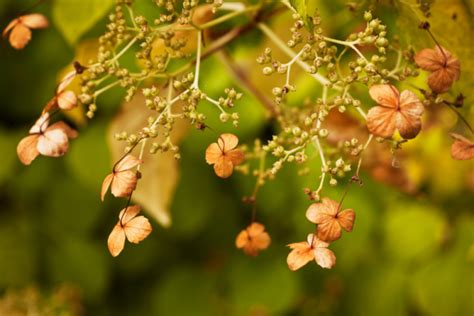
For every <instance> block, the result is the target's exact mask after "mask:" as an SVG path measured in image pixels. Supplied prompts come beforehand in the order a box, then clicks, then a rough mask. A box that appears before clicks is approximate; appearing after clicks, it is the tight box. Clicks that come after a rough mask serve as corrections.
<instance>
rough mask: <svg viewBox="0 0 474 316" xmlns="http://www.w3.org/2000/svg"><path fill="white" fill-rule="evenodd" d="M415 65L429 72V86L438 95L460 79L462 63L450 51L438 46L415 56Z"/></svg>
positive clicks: (426, 49)
mask: <svg viewBox="0 0 474 316" xmlns="http://www.w3.org/2000/svg"><path fill="white" fill-rule="evenodd" d="M415 63H416V64H417V65H418V66H419V67H420V68H421V69H423V70H426V71H429V72H430V75H429V76H428V85H429V86H430V88H431V90H433V92H436V93H444V92H446V91H448V90H449V88H451V86H452V85H453V83H454V81H456V80H458V79H459V75H460V73H461V63H460V61H459V59H457V58H456V57H454V56H453V55H452V54H451V53H450V52H449V51H448V50H446V49H445V48H441V47H440V46H436V47H435V48H434V49H431V48H425V49H423V50H422V51H420V52H419V53H418V54H416V56H415Z"/></svg>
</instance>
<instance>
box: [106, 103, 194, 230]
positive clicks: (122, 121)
mask: <svg viewBox="0 0 474 316" xmlns="http://www.w3.org/2000/svg"><path fill="white" fill-rule="evenodd" d="M150 116H153V117H156V112H152V111H150V110H148V109H147V108H146V107H145V98H144V97H143V95H141V94H137V95H136V96H135V97H134V98H133V99H132V101H130V102H128V103H125V104H123V106H122V110H121V112H120V113H118V115H117V116H116V117H115V118H114V119H113V121H112V123H111V125H110V127H109V131H108V133H107V135H108V141H109V147H110V151H111V155H112V158H113V160H112V162H115V161H117V160H118V159H120V157H121V156H122V155H123V153H124V151H123V150H124V147H123V143H120V142H118V141H116V140H115V138H114V135H115V134H116V133H119V132H122V131H127V132H129V133H136V132H138V131H140V130H141V129H142V128H143V127H145V126H147V120H148V117H150ZM184 126H185V125H184V123H182V121H177V122H176V124H175V126H174V128H173V132H172V133H171V139H172V141H173V143H174V144H176V143H177V142H178V141H179V140H180V139H181V138H182V136H183V135H184V133H185V132H186V128H185V127H184ZM160 140H161V141H162V140H163V139H162V138H161V136H159V137H158V138H156V139H154V140H153V141H155V142H156V141H158V142H159V141H160ZM148 144H149V145H150V144H151V142H149V143H148ZM139 146H140V145H139ZM142 160H143V164H142V165H141V169H140V171H141V172H142V178H141V179H140V180H139V182H138V185H137V189H136V190H135V192H134V193H133V200H134V201H136V202H137V204H139V205H141V206H143V209H144V211H145V212H148V213H149V214H150V215H151V216H153V217H154V218H155V220H156V221H158V223H160V224H161V225H163V226H165V227H167V226H170V225H171V217H170V214H169V213H170V212H169V208H170V204H171V201H172V198H173V194H174V192H175V188H176V183H177V181H178V176H179V173H178V163H177V161H176V159H174V157H173V153H171V152H168V153H157V154H155V155H151V154H150V153H149V151H148V148H147V149H145V152H144V155H143V157H142ZM104 176H105V174H104Z"/></svg>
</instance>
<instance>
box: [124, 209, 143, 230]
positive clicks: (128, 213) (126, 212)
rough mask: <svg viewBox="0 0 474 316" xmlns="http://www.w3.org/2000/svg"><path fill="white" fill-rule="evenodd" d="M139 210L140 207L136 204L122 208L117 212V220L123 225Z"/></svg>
mask: <svg viewBox="0 0 474 316" xmlns="http://www.w3.org/2000/svg"><path fill="white" fill-rule="evenodd" d="M141 210H142V209H141V207H140V206H138V205H131V206H129V207H127V208H124V209H122V210H121V211H120V214H119V221H120V222H122V225H125V224H127V223H128V222H130V221H131V220H132V218H134V217H135V216H137V215H138V214H139V213H140V211H141Z"/></svg>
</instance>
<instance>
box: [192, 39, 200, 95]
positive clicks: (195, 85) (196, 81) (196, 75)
mask: <svg viewBox="0 0 474 316" xmlns="http://www.w3.org/2000/svg"><path fill="white" fill-rule="evenodd" d="M201 50H202V31H198V32H197V53H196V70H195V71H194V81H193V84H192V85H191V89H196V90H199V68H200V67H201Z"/></svg>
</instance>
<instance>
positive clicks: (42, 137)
mask: <svg viewBox="0 0 474 316" xmlns="http://www.w3.org/2000/svg"><path fill="white" fill-rule="evenodd" d="M48 125H49V114H48V113H45V114H43V115H42V116H41V117H40V118H39V119H38V120H37V121H36V123H35V125H33V127H32V128H31V129H30V135H29V136H27V137H25V138H23V139H22V140H21V141H20V143H19V144H18V146H17V154H18V158H20V161H21V162H22V163H23V164H25V165H29V164H31V162H32V161H33V160H34V159H35V158H36V157H38V155H39V154H41V155H43V156H48V157H59V156H62V155H64V154H65V153H66V152H67V150H68V148H69V138H75V137H77V131H75V130H74V129H72V128H70V127H69V126H68V125H67V124H66V123H64V122H62V121H60V122H57V123H54V124H53V125H51V126H49V127H48Z"/></svg>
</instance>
